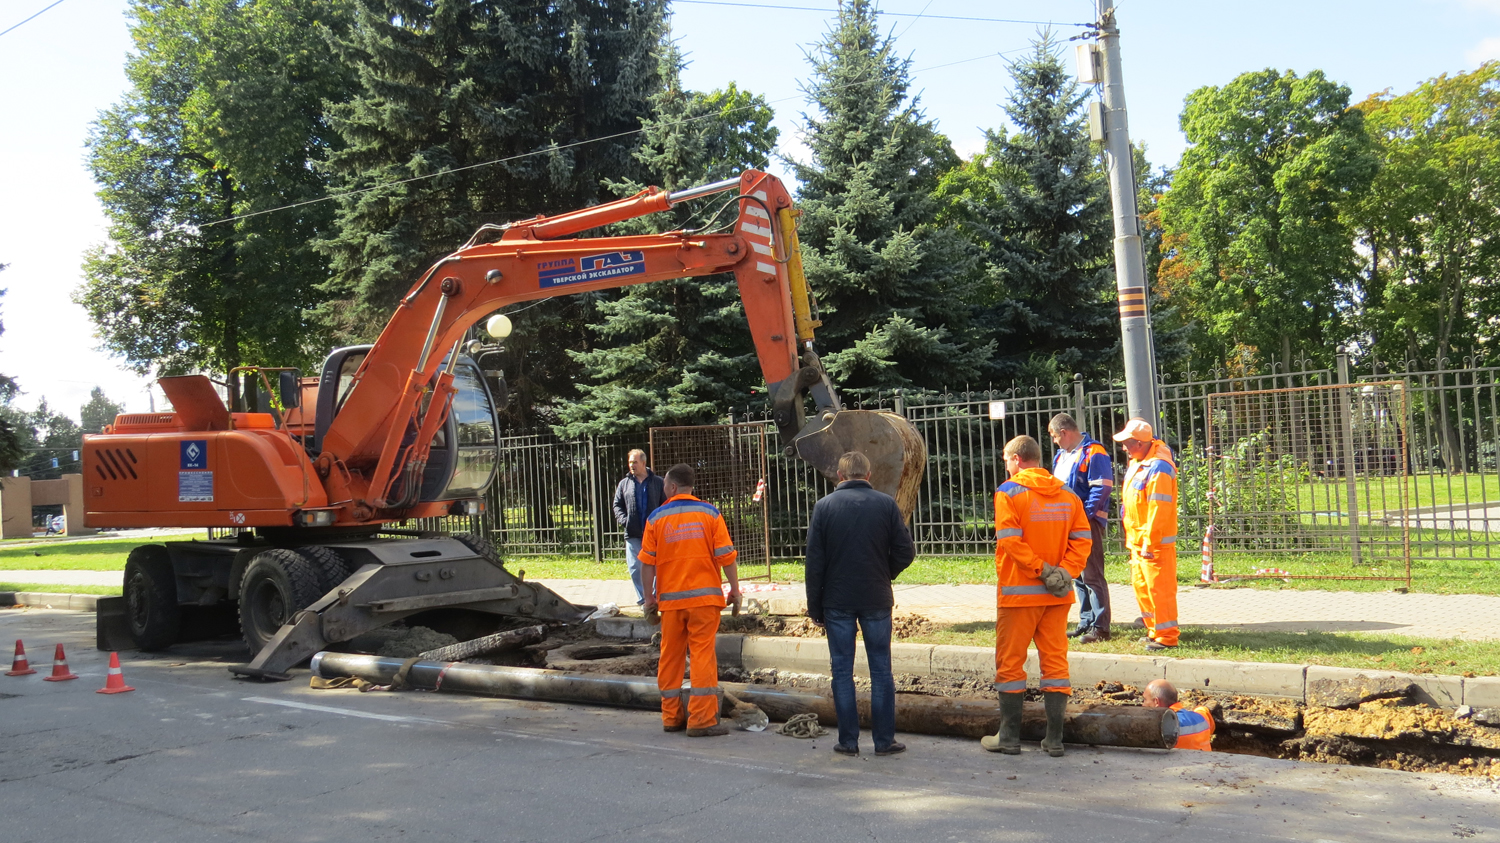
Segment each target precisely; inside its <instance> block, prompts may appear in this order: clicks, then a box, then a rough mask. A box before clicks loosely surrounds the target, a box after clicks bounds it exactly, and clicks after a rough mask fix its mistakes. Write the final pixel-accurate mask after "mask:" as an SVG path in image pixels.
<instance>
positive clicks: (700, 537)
mask: <svg viewBox="0 0 1500 843" xmlns="http://www.w3.org/2000/svg"><path fill="white" fill-rule="evenodd" d="M737 557H738V554H737V553H736V552H735V549H734V543H733V542H731V541H730V540H729V527H728V526H727V525H725V523H724V516H722V515H720V514H719V510H718V508H717V507H715V506H714V505H713V504H711V503H705V502H704V501H700V500H698V499H697V498H695V497H693V496H692V495H677V496H675V497H673V498H671V499H670V500H668V501H667V502H666V503H664V504H662V505H661V506H659V507H657V508H656V509H655V510H653V511H652V512H651V515H649V516H648V517H647V518H646V532H645V534H644V535H643V536H641V557H640V558H641V564H643V565H651V566H654V567H655V568H656V599H657V605H658V607H659V608H660V609H661V610H662V611H664V612H665V611H670V610H672V609H691V608H693V607H695V606H718V607H720V608H723V606H724V590H723V589H722V588H721V587H720V585H719V583H720V582H721V578H720V574H719V569H720V568H723V567H726V566H728V565H733V564H734V561H735V559H736V558H737Z"/></svg>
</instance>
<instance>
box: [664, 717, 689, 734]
mask: <svg viewBox="0 0 1500 843" xmlns="http://www.w3.org/2000/svg"><path fill="white" fill-rule="evenodd" d="M661 730H662V731H663V732H686V731H687V721H686V720H684V721H682V722H681V723H670V724H668V723H663V724H661Z"/></svg>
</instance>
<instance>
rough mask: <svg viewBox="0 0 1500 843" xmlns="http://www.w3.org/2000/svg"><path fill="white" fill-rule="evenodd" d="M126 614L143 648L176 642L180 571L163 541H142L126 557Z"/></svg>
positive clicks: (179, 611)
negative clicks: (149, 542) (143, 543)
mask: <svg viewBox="0 0 1500 843" xmlns="http://www.w3.org/2000/svg"><path fill="white" fill-rule="evenodd" d="M124 596H125V612H126V614H125V617H126V620H127V621H128V622H129V624H130V634H131V636H133V637H134V638H135V642H136V645H137V646H139V647H140V648H141V649H142V650H160V649H162V648H163V647H169V646H171V645H172V644H175V643H177V634H178V630H179V629H180V626H181V623H182V616H181V610H180V609H179V607H178V605H177V575H176V573H174V572H173V570H172V560H171V558H170V557H169V556H168V555H167V549H166V548H165V547H162V546H161V545H152V544H148V545H142V546H140V547H137V548H136V549H134V550H132V551H130V556H129V557H127V558H126V560H125V587H124Z"/></svg>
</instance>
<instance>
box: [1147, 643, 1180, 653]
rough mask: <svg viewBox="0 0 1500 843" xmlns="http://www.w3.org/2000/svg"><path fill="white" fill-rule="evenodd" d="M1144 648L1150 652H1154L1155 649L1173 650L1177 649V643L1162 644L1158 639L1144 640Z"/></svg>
mask: <svg viewBox="0 0 1500 843" xmlns="http://www.w3.org/2000/svg"><path fill="white" fill-rule="evenodd" d="M1146 649H1147V650H1150V651H1152V652H1155V651H1157V650H1175V649H1177V645H1176V644H1163V643H1161V642H1160V641H1148V642H1146Z"/></svg>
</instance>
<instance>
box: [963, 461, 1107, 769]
mask: <svg viewBox="0 0 1500 843" xmlns="http://www.w3.org/2000/svg"><path fill="white" fill-rule="evenodd" d="M1041 461H1042V446H1041V445H1038V444H1037V441H1036V440H1035V439H1032V438H1031V437H1030V436H1017V437H1016V438H1014V439H1012V440H1010V441H1009V442H1007V443H1006V444H1005V471H1006V473H1007V474H1009V475H1010V479H1009V480H1007V481H1005V482H1004V483H1001V484H1000V488H999V489H997V490H995V576H996V579H997V580H998V583H999V587H998V589H997V590H998V592H999V593H998V595H997V597H998V603H999V608H998V610H997V611H996V613H995V690H996V691H997V692H999V695H1000V730H999V731H998V732H997V733H995V734H994V735H989V736H986V737H985V738H984V739H983V740H981V741H980V745H981V746H983V747H984V748H985V749H987V750H989V751H991V752H1003V753H1005V754H1007V755H1017V754H1019V753H1020V752H1021V698H1022V695H1023V694H1024V693H1025V691H1026V648H1027V647H1028V646H1029V645H1030V644H1031V642H1032V641H1035V642H1036V651H1037V656H1038V659H1039V660H1040V661H1041V667H1042V678H1041V682H1040V683H1039V684H1040V686H1041V689H1042V701H1043V702H1044V703H1045V705H1046V710H1047V736H1046V738H1045V739H1044V740H1043V741H1042V749H1044V750H1046V751H1047V754H1048V755H1051V756H1053V757H1056V756H1059V755H1062V754H1063V742H1062V735H1063V714H1064V713H1065V711H1066V709H1067V706H1068V697H1069V696H1071V695H1072V693H1073V687H1072V683H1071V682H1070V681H1069V679H1068V607H1070V606H1072V605H1073V577H1076V576H1078V574H1080V573H1082V571H1083V567H1084V565H1086V564H1087V563H1088V558H1089V543H1090V541H1091V539H1090V534H1089V519H1088V516H1087V515H1085V514H1084V511H1083V501H1081V500H1079V499H1078V496H1077V495H1075V494H1073V493H1072V492H1071V491H1069V489H1068V487H1067V486H1065V485H1063V483H1062V481H1060V480H1058V479H1057V478H1056V477H1053V476H1052V474H1051V472H1049V471H1047V469H1045V468H1042V467H1041Z"/></svg>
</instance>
